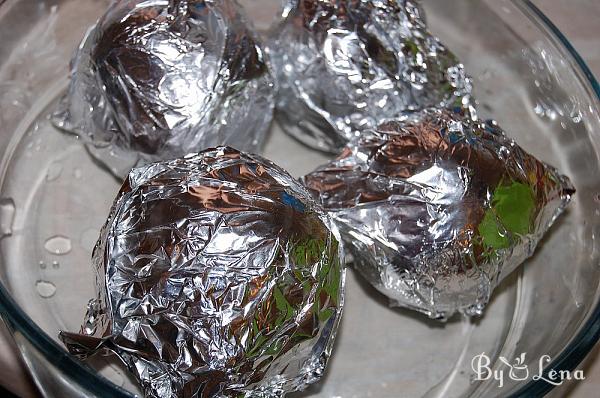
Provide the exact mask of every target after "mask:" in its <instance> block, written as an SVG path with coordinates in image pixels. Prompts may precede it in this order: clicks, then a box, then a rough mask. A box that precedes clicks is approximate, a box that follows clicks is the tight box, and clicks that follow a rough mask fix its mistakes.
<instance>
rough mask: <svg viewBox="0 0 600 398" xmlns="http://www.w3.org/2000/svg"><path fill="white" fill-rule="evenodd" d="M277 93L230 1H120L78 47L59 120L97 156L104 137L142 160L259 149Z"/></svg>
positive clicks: (122, 153) (259, 52) (115, 147)
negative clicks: (226, 148)
mask: <svg viewBox="0 0 600 398" xmlns="http://www.w3.org/2000/svg"><path fill="white" fill-rule="evenodd" d="M273 92H274V88H273V79H272V77H271V74H270V72H269V70H268V68H267V64H266V61H265V58H264V54H263V51H262V49H261V47H260V46H259V44H258V42H257V41H256V38H255V36H254V34H253V33H252V32H251V31H250V30H249V28H248V27H247V26H246V25H245V23H244V20H243V19H242V17H241V16H240V14H239V6H238V5H237V3H236V2H235V1H234V0H220V1H210V0H162V1H141V0H119V1H115V2H114V3H113V4H112V5H111V7H110V8H109V9H108V11H107V12H106V13H105V14H104V15H103V16H102V18H101V19H100V20H99V21H98V23H97V24H96V25H95V26H94V27H93V28H92V29H91V30H90V31H89V32H88V34H87V35H86V37H85V39H84V40H83V42H82V44H81V46H80V48H79V50H78V51H77V54H76V56H75V58H74V60H73V64H72V76H71V84H70V87H69V90H68V93H67V95H66V96H65V98H64V99H63V101H62V103H61V106H60V109H59V111H58V112H57V113H56V114H55V115H54V122H55V124H56V125H57V126H59V127H60V128H61V129H64V130H67V131H69V132H72V133H75V134H77V135H79V136H81V137H82V138H84V139H85V140H87V141H89V142H92V143H93V144H94V145H95V146H94V147H93V146H90V149H91V150H92V151H95V152H98V153H100V155H99V157H101V156H102V152H101V151H100V150H98V149H97V147H105V146H107V145H110V148H111V150H112V153H110V156H113V157H117V158H124V159H128V160H129V159H130V158H137V157H138V156H140V157H141V159H142V160H143V161H146V162H147V161H154V160H163V159H170V158H174V157H179V156H183V155H185V154H188V153H191V152H197V151H199V150H202V149H205V148H207V147H211V146H216V145H224V144H229V145H234V146H235V147H236V148H240V149H244V150H248V151H257V150H258V149H259V148H260V146H261V145H262V143H263V141H264V139H265V136H266V133H267V129H268V127H269V124H270V122H271V118H272V108H273V102H274V98H273V97H274V94H273ZM115 152H117V154H116V155H115ZM106 156H108V155H106ZM135 160H136V159H134V161H133V163H135ZM106 162H107V161H106ZM110 166H112V165H110ZM124 170H125V172H124V173H125V175H126V173H127V172H128V171H129V168H127V167H124ZM121 174H123V171H121Z"/></svg>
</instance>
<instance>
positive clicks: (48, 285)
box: [35, 280, 56, 298]
mask: <svg viewBox="0 0 600 398" xmlns="http://www.w3.org/2000/svg"><path fill="white" fill-rule="evenodd" d="M35 289H36V290H37V292H38V294H39V295H40V296H41V297H43V298H50V297H52V296H54V294H55V293H56V286H54V283H52V282H48V281H43V280H38V281H37V282H36V283H35Z"/></svg>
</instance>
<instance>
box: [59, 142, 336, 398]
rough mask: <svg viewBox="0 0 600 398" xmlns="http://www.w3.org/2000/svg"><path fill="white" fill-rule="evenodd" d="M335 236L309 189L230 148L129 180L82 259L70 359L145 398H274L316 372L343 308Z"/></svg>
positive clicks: (144, 170)
mask: <svg viewBox="0 0 600 398" xmlns="http://www.w3.org/2000/svg"><path fill="white" fill-rule="evenodd" d="M338 242H339V234H338V232H337V230H336V228H335V226H333V225H332V223H331V220H330V219H329V218H328V217H327V216H326V215H325V214H324V212H323V210H322V208H321V207H320V206H319V205H318V204H317V203H316V202H315V201H314V200H313V199H312V198H311V196H310V194H309V193H308V192H307V191H306V189H305V188H304V187H303V186H302V185H301V184H300V183H299V182H297V181H295V180H294V179H293V178H292V177H291V176H290V175H289V174H287V173H286V172H285V171H283V170H282V169H280V168H279V167H277V166H275V165H274V164H273V163H271V162H269V161H267V160H265V159H263V158H261V157H258V156H255V155H246V154H244V153H241V152H239V151H237V150H235V149H232V148H229V147H219V148H216V149H209V150H206V151H204V152H202V153H199V154H193V155H188V156H187V157H186V158H183V159H177V160H172V161H167V162H160V163H153V164H149V165H147V166H145V167H141V168H137V169H134V170H132V172H131V174H130V175H129V178H128V180H127V181H126V182H125V184H124V185H123V187H122V189H121V191H120V192H119V194H118V196H117V199H116V201H115V203H114V205H113V208H112V210H111V213H110V216H109V218H108V221H107V223H106V225H105V226H104V228H103V230H102V232H101V236H100V239H99V241H98V243H97V244H96V247H95V249H94V254H93V263H94V266H95V268H96V271H97V280H96V283H97V287H98V297H97V299H95V300H92V301H91V302H90V304H89V307H88V312H87V315H86V319H85V323H84V325H83V327H82V329H81V332H80V333H79V334H74V333H68V332H62V333H61V338H62V340H63V341H64V342H65V344H66V346H67V347H68V349H69V351H70V352H71V353H73V354H76V355H78V356H79V357H81V358H85V357H88V356H90V355H92V354H94V353H97V352H103V353H105V354H106V353H112V354H116V355H118V356H119V357H120V358H121V360H122V361H123V362H124V363H125V364H126V365H127V366H128V368H129V369H130V370H131V371H132V372H133V374H134V375H135V377H136V378H137V379H138V380H139V383H140V385H141V387H142V389H143V391H144V395H145V396H146V397H160V398H169V397H178V398H181V397H236V398H237V397H280V396H283V394H284V393H286V392H290V391H297V390H301V389H303V388H304V387H305V386H307V385H308V384H310V383H313V382H315V381H316V380H318V379H319V377H320V376H321V375H322V374H323V371H324V369H325V366H326V363H327V359H328V357H329V356H330V354H331V350H332V345H333V341H334V338H335V335H336V330H337V327H338V324H339V321H340V316H341V312H342V306H343V289H344V275H345V274H344V270H343V268H342V267H343V265H342V260H343V257H342V249H341V246H340V245H339V243H338Z"/></svg>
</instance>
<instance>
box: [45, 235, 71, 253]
mask: <svg viewBox="0 0 600 398" xmlns="http://www.w3.org/2000/svg"><path fill="white" fill-rule="evenodd" d="M44 248H45V249H46V250H48V251H49V252H50V253H52V254H56V255H59V256H61V255H63V254H67V253H69V252H70V251H71V239H69V238H67V237H66V236H61V235H56V236H53V237H52V238H49V239H48V240H47V241H46V243H45V244H44Z"/></svg>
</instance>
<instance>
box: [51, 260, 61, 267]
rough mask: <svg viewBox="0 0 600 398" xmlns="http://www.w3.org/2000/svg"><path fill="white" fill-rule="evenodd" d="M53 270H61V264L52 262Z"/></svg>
mask: <svg viewBox="0 0 600 398" xmlns="http://www.w3.org/2000/svg"><path fill="white" fill-rule="evenodd" d="M52 268H54V269H58V268H60V263H59V262H58V261H52Z"/></svg>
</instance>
